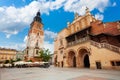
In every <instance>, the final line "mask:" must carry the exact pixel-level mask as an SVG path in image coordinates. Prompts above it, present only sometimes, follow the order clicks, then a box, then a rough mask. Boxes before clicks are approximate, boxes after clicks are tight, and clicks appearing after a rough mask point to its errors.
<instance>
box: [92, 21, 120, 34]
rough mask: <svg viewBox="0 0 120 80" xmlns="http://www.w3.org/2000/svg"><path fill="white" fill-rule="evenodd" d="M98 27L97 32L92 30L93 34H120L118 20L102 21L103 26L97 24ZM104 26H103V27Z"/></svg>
mask: <svg viewBox="0 0 120 80" xmlns="http://www.w3.org/2000/svg"><path fill="white" fill-rule="evenodd" d="M96 27H97V28H98V27H100V28H98V29H97V30H98V31H97V32H92V35H94V36H95V35H100V34H107V35H111V36H118V35H120V29H119V28H120V23H117V22H108V23H104V24H103V23H102V26H99V25H97V26H96ZM96 27H92V28H96ZM101 27H103V28H101ZM118 27H119V28H118ZM94 30H96V29H94Z"/></svg>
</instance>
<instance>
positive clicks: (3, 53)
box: [0, 48, 17, 62]
mask: <svg viewBox="0 0 120 80" xmlns="http://www.w3.org/2000/svg"><path fill="white" fill-rule="evenodd" d="M16 53H17V50H14V49H6V48H0V62H4V61H5V60H10V59H13V60H15V59H16Z"/></svg>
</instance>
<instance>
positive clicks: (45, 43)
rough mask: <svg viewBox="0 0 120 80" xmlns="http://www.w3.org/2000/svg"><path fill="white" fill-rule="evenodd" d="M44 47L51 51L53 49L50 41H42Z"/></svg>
mask: <svg viewBox="0 0 120 80" xmlns="http://www.w3.org/2000/svg"><path fill="white" fill-rule="evenodd" d="M44 48H45V49H49V50H50V52H51V53H53V51H54V44H53V43H50V42H49V41H45V42H44Z"/></svg>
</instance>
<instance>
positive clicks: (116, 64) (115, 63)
mask: <svg viewBox="0 0 120 80" xmlns="http://www.w3.org/2000/svg"><path fill="white" fill-rule="evenodd" d="M111 65H112V66H120V61H111Z"/></svg>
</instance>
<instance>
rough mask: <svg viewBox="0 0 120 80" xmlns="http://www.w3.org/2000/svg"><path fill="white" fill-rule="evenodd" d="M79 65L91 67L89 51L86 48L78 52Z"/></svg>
mask: <svg viewBox="0 0 120 80" xmlns="http://www.w3.org/2000/svg"><path fill="white" fill-rule="evenodd" d="M78 67H84V68H90V61H89V52H88V51H87V50H86V49H80V50H79V52H78Z"/></svg>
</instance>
